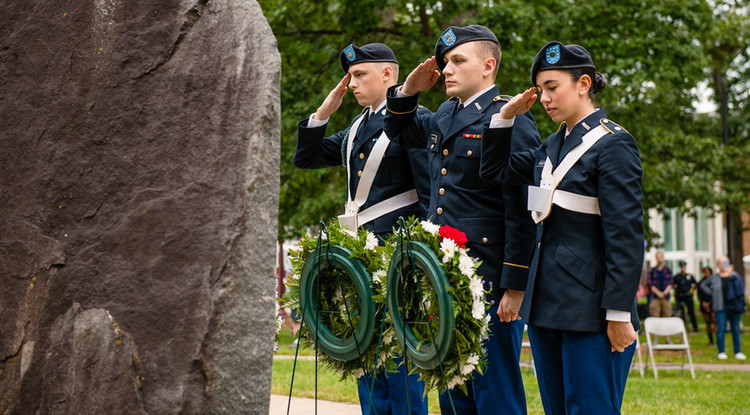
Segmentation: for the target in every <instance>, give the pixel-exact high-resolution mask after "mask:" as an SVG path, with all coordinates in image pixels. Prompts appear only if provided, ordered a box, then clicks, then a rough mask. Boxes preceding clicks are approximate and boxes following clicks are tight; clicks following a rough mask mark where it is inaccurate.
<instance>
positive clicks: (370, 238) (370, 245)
mask: <svg viewBox="0 0 750 415" xmlns="http://www.w3.org/2000/svg"><path fill="white" fill-rule="evenodd" d="M377 247H378V238H377V237H376V236H375V234H374V233H372V232H370V231H367V236H366V237H365V249H369V250H370V251H374V250H375V248H377Z"/></svg>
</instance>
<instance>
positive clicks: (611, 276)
mask: <svg viewBox="0 0 750 415" xmlns="http://www.w3.org/2000/svg"><path fill="white" fill-rule="evenodd" d="M600 124H601V125H604V126H605V127H606V128H607V129H608V130H609V131H610V133H609V134H606V135H605V136H604V137H602V138H601V139H600V140H599V142H597V143H596V144H594V146H593V147H591V148H590V149H589V150H588V151H587V152H586V153H585V154H584V155H583V156H582V157H581V158H580V159H579V160H578V162H577V163H576V164H575V165H573V167H572V168H571V169H570V170H569V171H568V174H567V175H566V176H565V178H564V179H563V180H562V181H561V182H560V185H559V186H558V189H561V190H564V191H568V192H572V193H577V194H579V195H584V196H591V197H598V199H599V208H600V210H601V216H598V215H591V214H585V213H578V212H573V211H570V210H565V209H563V208H561V207H559V206H557V205H553V206H552V210H551V213H550V215H549V216H548V217H547V218H546V219H545V220H544V221H542V222H540V223H539V224H537V225H536V242H535V243H534V253H533V257H532V260H531V266H530V270H529V280H528V286H527V288H526V294H525V295H524V299H523V303H522V304H521V310H520V313H519V314H520V315H521V317H522V318H523V319H524V321H526V323H528V324H534V325H537V326H540V327H546V328H552V329H561V330H573V331H583V332H599V333H606V328H607V321H606V310H607V309H613V310H620V311H630V316H631V322H632V323H633V326H634V328H635V329H636V330H638V329H639V327H640V324H639V321H638V313H637V311H636V303H635V294H636V291H637V289H638V283H639V280H640V276H641V266H642V264H643V240H644V239H643V208H642V205H641V201H642V190H641V177H642V170H641V161H640V156H639V154H638V146H637V145H636V142H635V140H634V139H633V137H632V136H631V135H630V134H629V133H628V132H627V131H625V129H623V128H622V127H620V126H619V125H617V124H615V123H613V122H612V121H609V120H607V119H606V118H605V112H604V110H603V109H598V110H597V111H595V112H594V113H592V114H590V115H589V116H587V117H586V118H584V119H583V120H582V121H581V122H579V123H578V124H576V125H575V126H574V127H573V129H572V131H571V132H570V135H568V137H567V138H565V130H566V126H565V125H562V126H561V127H560V129H559V130H558V132H557V133H555V134H552V135H551V136H550V137H549V138H548V139H547V140H546V141H545V142H544V144H543V145H542V146H541V147H540V148H538V149H536V150H529V151H524V152H514V153H513V154H511V156H510V158H508V159H506V160H507V162H508V165H507V166H506V167H505V169H504V175H503V179H504V181H506V182H510V183H526V184H534V185H537V186H538V185H539V183H540V181H541V173H542V167H543V166H544V162H545V159H546V158H547V157H548V156H549V158H550V161H551V162H552V163H553V166H557V165H558V164H559V163H560V161H562V159H563V158H564V157H565V155H566V154H567V153H568V152H569V151H570V150H571V149H573V148H574V147H575V146H576V145H578V144H580V143H581V141H582V140H581V139H582V137H583V135H584V134H586V133H587V132H588V131H589V130H590V129H593V128H595V127H597V126H599V125H600ZM515 128H516V127H515V125H514V126H513V127H510V128H502V129H497V130H499V131H498V132H500V133H501V134H498V135H493V136H492V137H488V139H487V140H485V144H487V146H486V148H484V149H483V151H484V152H485V154H483V157H484V156H487V157H495V158H497V157H500V158H503V157H502V155H501V154H502V152H503V151H507V152H510V151H511V150H510V148H509V146H508V145H507V139H508V138H507V137H508V135H509V134H510V133H511V132H512V130H514V129H515ZM500 147H502V148H503V149H502V150H499V149H500ZM503 159H504V158H503ZM524 214H526V215H530V213H529V212H528V211H526V212H524Z"/></svg>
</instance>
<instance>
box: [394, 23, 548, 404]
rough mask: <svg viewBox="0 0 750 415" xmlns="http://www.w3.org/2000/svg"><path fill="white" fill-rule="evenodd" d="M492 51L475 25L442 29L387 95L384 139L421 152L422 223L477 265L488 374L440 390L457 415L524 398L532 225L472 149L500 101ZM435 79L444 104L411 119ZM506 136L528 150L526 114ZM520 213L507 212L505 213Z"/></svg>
mask: <svg viewBox="0 0 750 415" xmlns="http://www.w3.org/2000/svg"><path fill="white" fill-rule="evenodd" d="M500 56H501V51H500V43H499V42H498V40H497V37H495V34H494V33H492V31H491V30H489V29H488V28H486V27H484V26H478V25H472V26H466V27H449V28H448V29H446V30H445V31H444V32H443V33H442V35H441V36H440V38H439V39H438V41H437V44H436V45H435V56H433V57H431V58H429V59H427V60H426V61H425V62H423V63H422V64H420V65H419V66H418V67H417V68H416V69H414V71H412V73H411V74H409V76H408V77H407V78H406V81H405V82H404V84H403V85H400V86H394V87H391V88H390V89H389V90H388V112H387V114H386V119H385V131H386V133H388V134H389V135H394V136H395V135H397V134H400V135H399V137H400V139H401V142H402V144H405V145H408V146H412V147H419V148H427V151H428V163H429V164H428V166H429V174H430V205H429V209H428V212H427V215H428V217H431V219H432V221H433V222H435V223H438V224H448V225H450V226H453V227H455V228H457V229H459V230H461V231H463V232H464V233H466V236H467V238H468V242H467V244H466V246H467V247H468V248H469V254H470V255H472V256H474V257H477V258H479V259H480V260H481V261H482V265H481V266H480V267H479V269H478V271H477V274H478V275H481V276H482V277H483V279H484V283H485V289H486V290H489V294H488V296H489V297H488V299H489V301H490V302H491V303H492V304H493V305H492V307H491V308H490V309H489V313H490V316H491V322H490V330H491V334H490V336H489V338H488V339H487V340H485V344H484V348H485V350H486V352H487V358H488V367H487V368H486V370H485V371H484V375H479V374H478V373H474V379H473V380H472V381H471V382H470V383H469V384H468V385H467V387H468V395H466V394H464V393H463V392H462V391H461V390H460V389H459V388H454V389H452V390H450V391H449V392H448V393H450V397H451V398H452V402H453V404H454V406H455V410H456V412H457V413H458V414H525V413H526V397H525V395H524V389H523V382H522V380H521V372H520V368H519V365H518V363H519V357H520V352H521V340H522V336H523V322H521V321H520V320H518V314H517V313H518V307H519V306H520V302H521V298H523V290H524V289H525V287H526V279H527V276H528V260H529V252H531V244H532V242H533V238H534V233H533V230H534V227H533V222H532V221H531V220H530V218H529V217H528V214H524V213H523V211H522V210H523V202H524V199H523V198H522V197H521V188H520V187H518V186H503V185H501V183H500V177H499V175H497V174H488V175H487V176H485V177H481V176H480V174H479V164H480V155H481V154H480V150H481V143H482V141H483V140H484V138H483V137H484V136H485V135H486V134H487V131H488V129H489V126H488V125H487V124H489V122H490V117H491V116H492V114H495V113H497V112H498V111H499V110H500V108H501V107H502V106H503V105H504V104H505V103H506V102H507V100H508V99H509V98H510V97H507V96H503V95H499V94H498V89H497V87H496V86H495V77H496V75H497V69H498V65H499V64H500ZM437 68H440V69H441V70H442V72H443V75H445V87H446V94H448V95H449V96H451V97H453V98H451V99H450V100H448V101H446V102H444V103H443V104H442V105H441V106H440V108H439V109H438V110H437V112H435V113H434V114H420V113H419V112H418V111H417V108H418V106H417V102H418V99H419V92H421V91H425V90H427V89H429V88H430V87H432V86H433V85H434V84H435V83H436V82H437V79H438V77H439V75H440V73H439V72H438V71H437ZM517 127H518V128H517V129H515V131H514V132H513V137H512V140H511V141H512V145H513V148H514V149H515V150H518V151H520V150H523V149H528V148H536V147H537V146H538V145H539V144H540V140H539V132H538V131H537V129H536V124H535V123H534V119H533V117H532V116H531V113H528V112H527V113H526V114H524V115H523V116H521V117H519V119H518V125H517ZM518 203H520V205H519V206H518V207H517V208H516V209H510V208H509V207H510V205H512V204H518ZM440 408H441V411H442V413H444V414H452V413H454V412H453V407H452V406H451V402H450V400H449V397H448V395H447V394H441V396H440Z"/></svg>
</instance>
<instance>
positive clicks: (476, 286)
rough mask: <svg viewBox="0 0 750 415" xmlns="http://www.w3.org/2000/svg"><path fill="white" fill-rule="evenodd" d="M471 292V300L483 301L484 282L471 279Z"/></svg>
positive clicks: (475, 278) (474, 278)
mask: <svg viewBox="0 0 750 415" xmlns="http://www.w3.org/2000/svg"><path fill="white" fill-rule="evenodd" d="M469 291H471V298H473V299H474V300H476V299H481V298H482V295H483V294H484V284H482V280H480V279H479V278H477V277H471V278H469Z"/></svg>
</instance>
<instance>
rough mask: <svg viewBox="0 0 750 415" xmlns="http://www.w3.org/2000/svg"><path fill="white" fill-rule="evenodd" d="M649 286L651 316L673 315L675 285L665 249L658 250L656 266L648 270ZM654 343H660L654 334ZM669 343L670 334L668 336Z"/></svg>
mask: <svg viewBox="0 0 750 415" xmlns="http://www.w3.org/2000/svg"><path fill="white" fill-rule="evenodd" d="M648 286H649V288H650V290H651V302H650V303H649V305H648V311H649V315H650V316H651V317H672V302H671V301H670V298H671V291H672V288H673V287H674V276H673V275H672V270H671V269H669V267H668V266H666V265H665V264H664V251H662V250H659V251H657V252H656V266H654V267H652V268H650V269H649V270H648ZM654 343H657V344H658V343H659V336H654ZM667 343H669V336H667Z"/></svg>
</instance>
